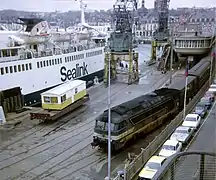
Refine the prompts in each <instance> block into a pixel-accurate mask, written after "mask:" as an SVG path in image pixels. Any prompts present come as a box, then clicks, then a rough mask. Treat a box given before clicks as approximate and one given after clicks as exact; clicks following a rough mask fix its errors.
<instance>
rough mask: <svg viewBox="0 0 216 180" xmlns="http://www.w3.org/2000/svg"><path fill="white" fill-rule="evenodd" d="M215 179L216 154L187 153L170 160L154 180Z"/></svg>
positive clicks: (174, 156) (176, 155) (175, 155)
mask: <svg viewBox="0 0 216 180" xmlns="http://www.w3.org/2000/svg"><path fill="white" fill-rule="evenodd" d="M215 178H216V154H215V153H207V152H202V151H201V152H200V151H186V152H181V153H176V154H174V155H173V156H171V157H170V158H168V159H167V162H166V163H165V164H164V166H163V167H162V168H161V169H160V170H159V171H158V172H157V173H156V175H155V176H154V178H153V180H208V179H209V180H213V179H215Z"/></svg>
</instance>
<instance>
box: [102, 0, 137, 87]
mask: <svg viewBox="0 0 216 180" xmlns="http://www.w3.org/2000/svg"><path fill="white" fill-rule="evenodd" d="M136 10H137V0H116V3H115V4H114V5H113V15H112V29H113V32H112V33H111V34H110V38H109V50H110V52H109V53H107V54H106V57H105V68H104V69H105V73H104V75H105V76H104V82H105V83H107V80H108V71H109V68H108V62H109V61H110V62H111V68H110V71H111V79H116V78H117V74H126V75H128V84H131V83H133V82H135V81H137V80H138V79H139V77H138V74H139V73H138V53H136V52H134V50H133V42H134V39H135V24H136V17H135V12H136ZM122 61H124V63H125V66H126V67H128V68H126V70H125V71H124V72H122V71H120V70H118V69H119V67H120V69H122V66H124V65H123V64H124V63H123V62H122Z"/></svg>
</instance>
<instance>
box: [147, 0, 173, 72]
mask: <svg viewBox="0 0 216 180" xmlns="http://www.w3.org/2000/svg"><path fill="white" fill-rule="evenodd" d="M169 3H170V0H155V2H154V8H155V12H157V15H158V28H157V29H156V31H155V32H154V33H153V41H152V52H151V61H150V64H153V63H155V62H156V49H157V47H161V46H164V47H166V48H167V47H168V46H167V43H168V40H169V29H168V20H169ZM169 49H170V48H169ZM165 51H167V50H166V49H165ZM167 52H168V53H164V54H165V56H166V57H165V59H167V58H168V56H169V52H170V50H168V51H167ZM165 61H166V60H165ZM162 64H163V63H162ZM165 64H166V63H165ZM159 69H160V68H159Z"/></svg>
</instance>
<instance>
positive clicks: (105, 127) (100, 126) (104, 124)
mask: <svg viewBox="0 0 216 180" xmlns="http://www.w3.org/2000/svg"><path fill="white" fill-rule="evenodd" d="M96 128H98V129H100V130H104V131H107V130H108V123H107V122H103V121H98V120H97V121H96ZM116 128H117V126H116V124H113V123H111V131H115V129H116Z"/></svg>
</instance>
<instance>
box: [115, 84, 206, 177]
mask: <svg viewBox="0 0 216 180" xmlns="http://www.w3.org/2000/svg"><path fill="white" fill-rule="evenodd" d="M208 87H209V81H207V82H206V83H205V85H204V86H203V87H202V89H201V90H200V91H199V92H198V93H197V95H196V96H194V98H193V99H192V100H191V101H190V102H189V103H188V105H187V106H186V114H188V113H189V112H191V111H192V110H193V108H194V106H195V105H196V104H197V102H198V101H199V100H200V98H201V97H202V96H203V95H204V94H205V91H206V90H207V89H208ZM182 122H183V111H181V112H180V113H179V114H178V115H177V116H176V118H175V119H173V120H172V121H171V123H170V124H169V125H168V126H167V127H166V128H165V129H164V130H163V131H162V132H161V133H160V134H159V135H158V136H157V137H155V139H154V140H153V141H152V142H151V143H150V144H149V145H148V146H147V147H146V148H145V149H142V150H141V153H140V154H139V155H138V156H137V157H136V158H135V159H134V160H133V161H132V162H131V163H130V164H127V165H125V169H124V172H125V178H124V180H131V179H134V178H136V177H137V174H138V173H139V172H140V171H141V169H142V168H143V166H144V165H145V164H146V162H147V161H148V160H149V158H150V157H151V156H152V155H154V154H155V153H156V152H157V151H158V150H159V149H160V147H161V146H162V145H163V143H164V142H165V141H166V140H167V137H169V136H170V135H171V134H172V133H173V131H174V130H175V129H176V128H177V127H178V126H179V125H180V124H181V123H182ZM113 180H121V178H120V177H119V176H116V177H115V178H113Z"/></svg>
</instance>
